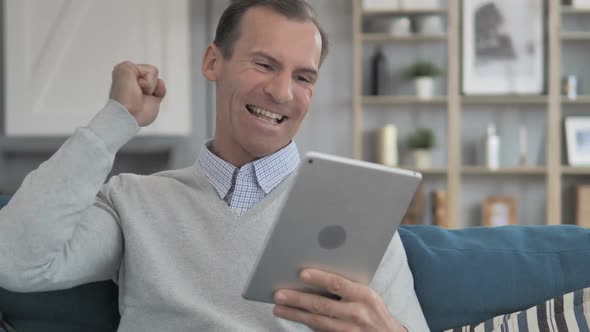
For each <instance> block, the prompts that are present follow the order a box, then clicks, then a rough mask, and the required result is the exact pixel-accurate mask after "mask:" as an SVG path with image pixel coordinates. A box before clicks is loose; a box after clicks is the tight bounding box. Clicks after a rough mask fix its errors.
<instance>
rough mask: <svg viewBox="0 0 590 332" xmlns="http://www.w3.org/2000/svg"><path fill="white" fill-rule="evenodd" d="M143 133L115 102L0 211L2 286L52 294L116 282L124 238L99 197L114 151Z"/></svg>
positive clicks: (30, 176) (113, 213) (32, 175)
mask: <svg viewBox="0 0 590 332" xmlns="http://www.w3.org/2000/svg"><path fill="white" fill-rule="evenodd" d="M138 131H139V127H138V125H137V123H136V121H135V119H133V117H132V116H131V115H130V114H129V112H127V110H126V109H125V108H124V107H123V106H122V105H121V104H119V103H117V102H116V101H113V100H110V101H109V102H108V103H107V104H106V106H105V107H104V108H103V109H102V110H101V111H100V112H98V113H97V115H96V116H95V117H94V118H93V119H92V120H91V121H90V123H89V124H88V125H87V126H86V127H82V128H78V129H77V130H76V131H75V133H74V134H73V135H72V136H71V137H70V138H69V139H68V140H67V141H66V142H65V143H64V144H63V145H62V146H61V148H60V149H59V150H58V151H57V152H56V153H55V154H54V155H53V156H52V157H51V158H49V159H48V160H47V161H45V162H44V163H42V164H41V165H40V166H39V168H37V169H36V170H34V171H33V172H31V173H30V174H28V175H27V176H26V178H25V179H24V181H23V183H22V184H21V186H20V188H19V190H18V191H17V192H16V194H15V195H14V196H13V197H12V199H11V200H10V203H9V204H8V205H7V206H6V207H4V208H3V209H2V210H0V287H2V288H6V289H8V290H12V291H20V292H31V291H47V290H55V289H64V288H70V287H73V286H76V285H79V284H83V283H87V282H92V281H98V280H107V279H110V278H112V277H113V276H114V274H115V273H116V271H117V269H118V268H119V264H120V262H121V259H122V254H123V235H122V233H121V228H120V226H119V222H118V217H117V213H116V211H115V210H114V209H113V208H112V207H110V206H109V204H108V203H107V202H105V201H104V200H102V199H101V198H99V197H97V193H98V192H99V190H100V189H101V187H102V186H103V184H104V181H105V179H106V177H107V175H108V173H109V172H110V170H111V168H112V165H113V161H114V157H115V154H116V152H117V151H118V150H119V149H120V148H121V147H122V146H123V145H124V144H125V143H126V142H127V141H129V140H130V139H131V138H132V137H133V136H134V135H135V134H136V133H137V132H138Z"/></svg>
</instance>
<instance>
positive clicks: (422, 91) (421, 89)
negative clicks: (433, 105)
mask: <svg viewBox="0 0 590 332" xmlns="http://www.w3.org/2000/svg"><path fill="white" fill-rule="evenodd" d="M440 73H441V70H440V68H439V67H438V66H437V65H435V64H434V63H432V62H430V61H424V60H420V61H417V62H415V63H414V64H413V65H411V66H410V67H409V68H408V69H407V70H406V76H407V77H408V78H411V79H413V80H414V83H415V85H416V95H417V96H418V98H420V99H431V98H432V97H433V96H434V77H436V76H439V75H440Z"/></svg>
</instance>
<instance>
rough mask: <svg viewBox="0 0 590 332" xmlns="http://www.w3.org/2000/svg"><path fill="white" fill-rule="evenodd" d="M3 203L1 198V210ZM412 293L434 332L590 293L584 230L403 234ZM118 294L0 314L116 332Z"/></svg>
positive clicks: (49, 325) (81, 295) (47, 325)
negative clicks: (573, 294)
mask: <svg viewBox="0 0 590 332" xmlns="http://www.w3.org/2000/svg"><path fill="white" fill-rule="evenodd" d="M3 202H4V203H5V202H6V198H4V199H2V198H0V207H1V206H3ZM399 233H400V236H401V239H402V241H403V243H404V246H405V248H406V252H407V255H408V260H409V264H410V269H411V270H412V272H413V274H414V279H415V289H416V293H417V295H418V299H419V301H420V304H421V306H422V308H423V310H424V314H425V316H426V319H427V321H428V325H429V327H430V328H431V330H432V331H440V330H445V329H448V328H453V327H458V326H463V325H466V324H473V323H477V322H481V321H484V320H486V319H488V318H491V317H494V316H497V315H500V314H505V313H509V312H515V311H519V310H523V309H526V308H528V307H531V306H534V305H536V304H539V303H541V302H543V301H545V300H547V299H550V298H553V297H556V296H558V295H562V294H564V293H567V292H571V291H573V290H576V289H580V288H584V287H589V286H590V264H589V263H590V230H588V229H584V228H580V227H576V226H571V225H562V226H507V227H499V228H483V227H479V228H468V229H461V230H445V229H442V228H439V227H435V226H403V227H402V228H400V230H399ZM117 294H118V293H117V286H116V285H115V284H114V283H113V282H111V281H105V282H97V283H92V284H86V285H82V286H79V287H75V288H72V289H68V290H62V291H55V292H42V293H26V294H19V293H13V292H8V291H6V290H2V289H0V312H3V314H4V318H3V319H4V320H5V321H7V322H8V323H9V324H10V325H11V326H12V327H14V328H15V329H16V331H17V332H28V331H46V332H53V331H60V332H64V331H65V332H70V331H71V332H74V331H90V332H93V331H96V332H98V331H101V332H102V331H116V328H117V325H118V322H119V314H118V307H117Z"/></svg>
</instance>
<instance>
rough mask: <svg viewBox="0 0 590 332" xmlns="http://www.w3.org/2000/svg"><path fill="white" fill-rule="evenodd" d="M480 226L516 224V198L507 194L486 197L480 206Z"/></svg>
mask: <svg viewBox="0 0 590 332" xmlns="http://www.w3.org/2000/svg"><path fill="white" fill-rule="evenodd" d="M481 224H482V226H488V227H489V226H506V225H516V224H517V217H516V200H515V199H514V198H513V197H507V196H490V197H487V198H486V199H485V200H484V202H483V206H482V222H481Z"/></svg>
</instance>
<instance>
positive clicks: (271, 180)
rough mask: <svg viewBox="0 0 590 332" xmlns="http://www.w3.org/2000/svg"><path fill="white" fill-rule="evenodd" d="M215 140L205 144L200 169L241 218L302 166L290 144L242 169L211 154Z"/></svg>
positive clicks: (202, 149) (292, 143) (294, 145)
mask: <svg viewBox="0 0 590 332" xmlns="http://www.w3.org/2000/svg"><path fill="white" fill-rule="evenodd" d="M212 145H213V140H208V141H206V142H205V144H204V145H203V147H202V148H201V153H200V154H199V159H198V162H199V165H200V166H201V168H202V169H203V171H204V172H205V175H206V176H207V178H208V179H209V181H211V184H212V185H213V187H214V188H215V190H216V191H217V193H218V194H219V197H221V198H222V199H223V200H224V201H225V202H226V203H227V205H229V207H230V208H231V209H232V210H233V211H234V212H236V213H237V214H238V215H242V214H243V213H245V212H246V211H248V210H249V209H250V208H252V207H253V206H254V205H256V203H258V202H260V201H261V200H262V199H263V198H264V197H266V195H268V194H269V193H270V192H271V191H272V190H273V189H274V188H275V187H276V186H278V185H279V184H280V183H281V182H282V181H283V180H284V179H285V178H286V177H287V176H288V175H289V174H291V172H293V171H294V170H295V169H297V167H298V166H299V162H300V158H299V153H298V152H297V145H296V144H295V142H293V141H291V143H289V145H287V146H286V147H284V148H282V149H281V150H279V151H277V152H275V153H273V154H271V155H269V156H266V157H264V158H261V159H258V160H254V161H252V162H249V163H247V164H245V165H243V166H242V167H240V168H236V167H234V166H233V165H232V164H230V163H228V162H226V161H224V160H222V159H221V158H219V157H218V156H216V155H215V154H214V153H213V152H211V150H210V148H211V146H212Z"/></svg>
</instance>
